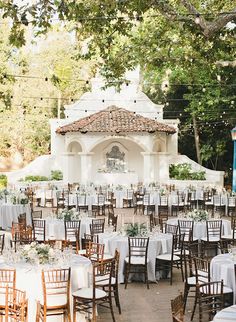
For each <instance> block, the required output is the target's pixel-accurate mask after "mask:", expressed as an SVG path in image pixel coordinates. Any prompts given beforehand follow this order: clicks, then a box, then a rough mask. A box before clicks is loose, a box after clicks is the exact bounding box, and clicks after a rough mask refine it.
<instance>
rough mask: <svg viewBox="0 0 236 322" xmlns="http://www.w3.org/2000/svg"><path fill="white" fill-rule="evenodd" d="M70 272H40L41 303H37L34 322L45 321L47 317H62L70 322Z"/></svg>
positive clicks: (61, 270) (63, 270)
mask: <svg viewBox="0 0 236 322" xmlns="http://www.w3.org/2000/svg"><path fill="white" fill-rule="evenodd" d="M70 277H71V270H70V268H67V269H50V270H42V286H43V303H41V302H40V301H38V303H37V317H36V322H39V321H40V320H41V321H44V322H45V321H46V319H47V316H55V315H63V316H64V321H65V317H66V318H67V321H68V322H71V315H70Z"/></svg>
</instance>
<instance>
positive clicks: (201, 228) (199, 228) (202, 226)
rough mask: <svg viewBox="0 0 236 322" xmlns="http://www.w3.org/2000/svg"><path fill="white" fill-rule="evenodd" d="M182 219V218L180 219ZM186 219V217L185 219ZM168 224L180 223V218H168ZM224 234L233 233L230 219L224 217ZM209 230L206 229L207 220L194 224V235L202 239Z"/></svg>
mask: <svg viewBox="0 0 236 322" xmlns="http://www.w3.org/2000/svg"><path fill="white" fill-rule="evenodd" d="M180 220H181V219H180ZM183 220H186V219H183ZM167 224H170V225H178V218H171V219H168V220H167ZM222 230H223V231H222V235H230V234H231V223H230V221H229V220H226V219H223V220H222ZM206 235H207V230H206V222H205V221H203V222H194V226H193V237H196V238H198V239H201V238H203V237H206Z"/></svg>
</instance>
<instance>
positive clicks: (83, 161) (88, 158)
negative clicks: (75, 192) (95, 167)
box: [78, 152, 94, 184]
mask: <svg viewBox="0 0 236 322" xmlns="http://www.w3.org/2000/svg"><path fill="white" fill-rule="evenodd" d="M78 154H79V155H80V165H81V177H80V178H81V183H82V184H88V183H89V182H91V181H93V178H92V156H93V154H94V153H93V152H79V153H78Z"/></svg>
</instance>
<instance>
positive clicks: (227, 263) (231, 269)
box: [210, 254, 236, 303]
mask: <svg viewBox="0 0 236 322" xmlns="http://www.w3.org/2000/svg"><path fill="white" fill-rule="evenodd" d="M235 265H236V260H233V258H232V257H231V255H230V254H221V255H217V256H215V257H213V259H212V260H211V268H210V271H211V278H212V280H213V281H221V280H222V279H223V281H224V285H225V286H227V287H230V288H231V289H232V290H233V293H234V303H235V300H236V285H235V283H236V280H235Z"/></svg>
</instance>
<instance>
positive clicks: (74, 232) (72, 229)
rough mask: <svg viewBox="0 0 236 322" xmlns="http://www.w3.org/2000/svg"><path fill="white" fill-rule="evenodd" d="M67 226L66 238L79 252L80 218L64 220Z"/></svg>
mask: <svg viewBox="0 0 236 322" xmlns="http://www.w3.org/2000/svg"><path fill="white" fill-rule="evenodd" d="M64 227H65V240H67V241H68V242H69V243H70V245H71V246H72V247H73V248H74V249H75V250H76V253H78V251H79V249H80V220H71V221H64Z"/></svg>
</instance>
